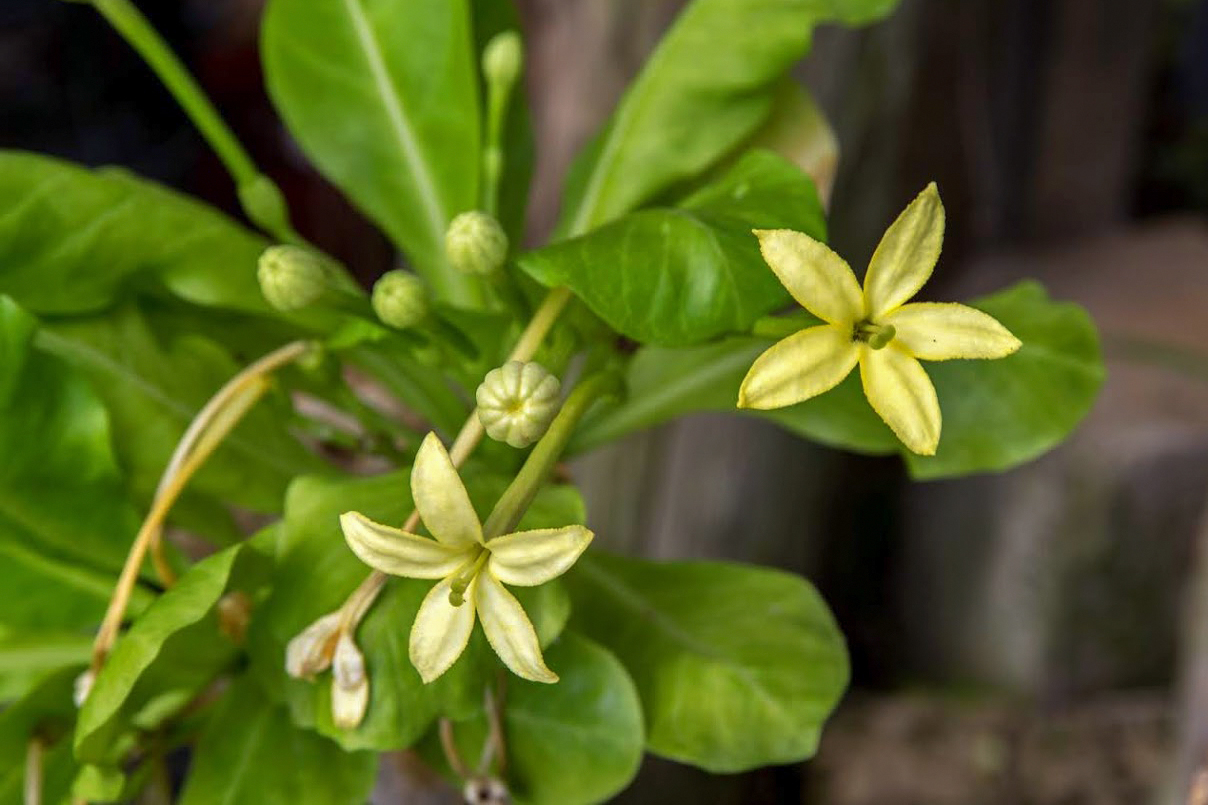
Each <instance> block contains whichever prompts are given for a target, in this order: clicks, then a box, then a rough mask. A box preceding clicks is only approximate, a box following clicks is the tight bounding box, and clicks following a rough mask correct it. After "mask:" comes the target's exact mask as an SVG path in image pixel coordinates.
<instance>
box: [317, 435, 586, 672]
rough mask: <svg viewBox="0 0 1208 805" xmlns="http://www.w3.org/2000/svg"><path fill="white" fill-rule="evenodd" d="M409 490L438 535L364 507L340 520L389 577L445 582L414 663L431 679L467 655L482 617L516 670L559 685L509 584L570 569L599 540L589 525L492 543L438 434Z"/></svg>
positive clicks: (415, 641) (425, 619) (432, 601)
mask: <svg viewBox="0 0 1208 805" xmlns="http://www.w3.org/2000/svg"><path fill="white" fill-rule="evenodd" d="M411 494H412V496H413V497H414V499H415V507H416V509H417V510H418V511H419V514H420V518H421V519H422V520H423V522H424V525H425V526H427V527H428V530H429V531H430V532H431V533H432V536H433V537H435V539H434V540H433V539H427V538H426V537H421V536H418V535H416V534H409V533H407V532H406V531H401V530H399V529H397V528H391V527H389V526H384V525H381V524H379V523H375V522H373V521H372V520H370V519H369V518H368V517H365V516H364V515H363V514H359V513H357V512H346V513H344V514H343V515H341V516H340V527H341V528H343V530H344V538H345V539H346V540H347V542H348V545H349V547H351V548H352V550H353V552H354V553H356V555H357V556H359V557H360V558H361V560H362V561H364V562H365V563H366V564H368V565H370V566H372V567H374V568H377V569H378V570H380V571H382V572H383V573H390V574H392V575H395V576H406V577H408V578H413V579H440V580H441V581H440V583H439V584H437V585H436V586H435V587H433V588H432V590H431V591H430V592H429V593H428V595H427V596H426V597H425V598H424V601H423V603H422V604H421V605H420V608H419V613H418V614H417V615H416V616H415V624H414V625H413V626H412V627H411V647H410V655H411V664H412V665H414V666H415V669H416V670H417V671H419V675H420V677H421V678H422V679H423V680H424V682H431V681H432V680H434V679H436V678H437V677H439V676H440V675H441V674H443V673H444V672H445V671H447V670H448V669H449V667H450V666H451V665H453V663H454V661H456V660H457V658H458V657H459V656H461V653H462V651H464V650H465V647H466V644H467V643H468V642H469V640H470V633H471V632H472V631H473V629H474V619H475V614H476V613H477V616H478V617H479V618H481V619H482V630H483V632H485V633H486V636H487V640H488V641H489V642H490V644H491V648H493V649H495V653H496V654H498V655H499V658H500V659H501V660H503V662H504V664H505V665H507V667H508V668H510V669H512V671H513V673H515V674H516V675H517V676H522V677H524V678H525V679H531V680H533V681H534V682H557V681H558V675H557V674H555V673H554V672H553V671H551V670H550V669H549V668H547V667H546V666H545V660H544V659H543V658H542V656H541V646H540V644H539V643H538V642H537V632H536V630H534V629H533V624H532V622H530V621H529V619H528V615H526V614H525V612H524V608H523V607H521V606H520V602H519V601H517V600H516V598H515V596H513V595H512V594H511V593H510V592H508V590H507V588H506V587H504V586H503V585H504V583H507V584H513V585H518V586H521V587H535V586H536V585H538V584H544V583H545V582H547V581H549V580H550V579H553V578H555V577H557V576H560V575H562V574H563V573H564V572H566V570H567V569H569V568H570V566H571V565H573V564H574V563H575V560H576V559H578V558H579V555H580V554H582V553H583V551H584V550H585V549H586V548H587V544H588V543H589V542H591V539H592V533H591V532H590V531H588V530H587V529H586V528H584V527H583V526H579V525H571V526H565V527H563V528H550V529H541V530H537V531H520V532H517V533H514V534H505V535H503V536H499V537H495V538H493V539H487V540H484V538H483V533H482V524H481V523H480V522H479V521H478V515H477V514H475V513H474V508H473V506H471V505H470V496H469V494H468V493H467V492H466V488H465V486H464V485H462V482H461V478H459V477H458V475H457V470H456V469H455V468H454V467H453V462H452V461H450V460H449V454H448V453H447V452H445V448H444V445H442V444H441V443H440V439H438V438H437V437H436V434H433V433H430V434H428V436H427V438H425V439H424V443H423V444H422V445H421V446H420V449H419V452H418V453H416V456H415V466H414V467H413V468H412V470H411Z"/></svg>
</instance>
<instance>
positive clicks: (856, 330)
mask: <svg viewBox="0 0 1208 805" xmlns="http://www.w3.org/2000/svg"><path fill="white" fill-rule="evenodd" d="M897 334H898V331H897V328H896V327H894V326H893V325H892V324H875V323H874V322H872V321H871V320H869V319H865V320H864V321H858V322H856V323H855V324H854V325H853V326H852V329H851V340H852V341H862V342H864V343H865V344H868V346H870V347H872V348H873V349H884V348H885V347H887V346H889V342H890V341H892V340H893V337H894V336H895V335H897Z"/></svg>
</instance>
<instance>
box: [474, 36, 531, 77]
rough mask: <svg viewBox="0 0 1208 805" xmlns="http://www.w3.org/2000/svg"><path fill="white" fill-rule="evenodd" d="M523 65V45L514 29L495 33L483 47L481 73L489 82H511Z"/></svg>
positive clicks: (517, 75)
mask: <svg viewBox="0 0 1208 805" xmlns="http://www.w3.org/2000/svg"><path fill="white" fill-rule="evenodd" d="M523 66H524V45H522V44H521V42H520V34H518V33H516V32H515V31H504V32H503V33H499V34H495V36H493V37H492V38H491V41H490V42H487V46H486V47H485V48H483V51H482V74H483V76H484V77H485V78H486V80H487V81H488V82H490V83H498V84H511V83H512V82H514V81H515V80H516V79H517V78H518V77H519V75H520V70H521V68H522V67H523Z"/></svg>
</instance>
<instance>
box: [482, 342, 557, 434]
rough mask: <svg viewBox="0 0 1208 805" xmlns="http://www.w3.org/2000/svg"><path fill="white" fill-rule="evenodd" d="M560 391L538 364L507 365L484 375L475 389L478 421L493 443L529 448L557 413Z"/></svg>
mask: <svg viewBox="0 0 1208 805" xmlns="http://www.w3.org/2000/svg"><path fill="white" fill-rule="evenodd" d="M561 390H562V387H561V384H560V383H559V382H558V378H556V377H554V376H553V375H551V374H550V373H549V372H547V371H546V370H545V368H544V367H543V366H542V365H541V364H539V363H521V362H520V361H510V362H508V363H505V364H504V365H503V366H500V367H499V368H498V369H492V370H491V371H489V372H487V376H486V377H485V378H483V380H482V385H480V386H479V387H478V393H477V394H476V397H477V399H478V420H479V421H480V422H482V426H483V428H485V429H486V432H487V435H488V436H490V437H491V438H492V439H495V440H497V441H501V442H507V443H508V444H510V445H511V446H512V447H528V446H529V445H530V444H532V443H533V442H535V441H537V440H538V439H540V438H541V437H542V436H543V435H544V434H545V431H546V429H547V428H548V427H549V423H550V421H551V420H553V418H554V414H556V413H558V402H559V394H560V392H561Z"/></svg>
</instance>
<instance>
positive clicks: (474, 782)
mask: <svg viewBox="0 0 1208 805" xmlns="http://www.w3.org/2000/svg"><path fill="white" fill-rule="evenodd" d="M461 795H462V797H464V798H465V801H466V805H508V803H510V802H511V801H512V800H511V796H510V795H509V794H508V789H507V786H505V785H504V784H503V783H501V782H499V781H498V780H496V779H495V778H493V777H473V778H471V779H469V780H467V781H466V787H465V788H463V789H462V792H461Z"/></svg>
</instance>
